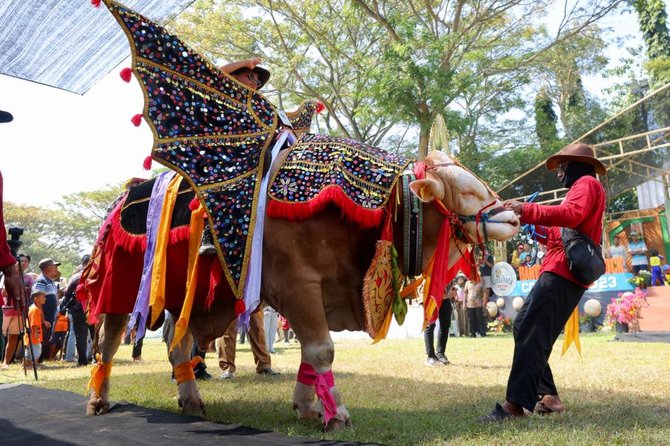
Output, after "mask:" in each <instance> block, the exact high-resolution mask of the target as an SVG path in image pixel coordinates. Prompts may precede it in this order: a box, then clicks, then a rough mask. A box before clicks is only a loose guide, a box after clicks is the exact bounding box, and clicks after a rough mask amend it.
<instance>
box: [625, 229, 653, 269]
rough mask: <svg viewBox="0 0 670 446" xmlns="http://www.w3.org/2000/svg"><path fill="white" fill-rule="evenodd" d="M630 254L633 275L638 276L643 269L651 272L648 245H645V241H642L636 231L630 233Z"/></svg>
mask: <svg viewBox="0 0 670 446" xmlns="http://www.w3.org/2000/svg"><path fill="white" fill-rule="evenodd" d="M628 252H629V253H630V256H631V265H632V266H633V274H635V275H637V274H639V273H640V271H642V270H643V269H644V270H647V271H649V261H648V260H647V245H646V244H645V243H644V240H640V234H638V233H637V232H635V231H631V232H630V242H629V243H628Z"/></svg>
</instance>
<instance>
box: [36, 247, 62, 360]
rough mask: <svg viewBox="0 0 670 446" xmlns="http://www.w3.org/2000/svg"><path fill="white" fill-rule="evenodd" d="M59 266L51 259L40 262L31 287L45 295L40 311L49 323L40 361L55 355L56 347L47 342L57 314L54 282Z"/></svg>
mask: <svg viewBox="0 0 670 446" xmlns="http://www.w3.org/2000/svg"><path fill="white" fill-rule="evenodd" d="M59 265H60V262H56V261H54V260H53V259H49V258H47V259H42V260H40V263H39V264H38V266H39V268H40V271H41V274H40V275H39V276H38V277H37V279H36V280H35V285H33V291H35V290H38V291H41V292H43V293H44V294H45V295H46V301H45V303H44V307H43V308H42V311H43V312H44V320H45V321H47V322H49V327H47V329H46V330H45V331H44V337H43V339H44V341H43V345H42V347H43V348H42V356H41V358H40V359H41V360H45V359H49V360H52V359H53V357H54V355H55V354H56V346H55V345H53V346H52V345H51V343H50V342H49V340H50V339H51V329H50V327H51V326H53V325H54V322H55V321H56V314H57V313H58V287H57V286H56V282H55V281H56V280H57V279H58V276H59V272H58V266H59Z"/></svg>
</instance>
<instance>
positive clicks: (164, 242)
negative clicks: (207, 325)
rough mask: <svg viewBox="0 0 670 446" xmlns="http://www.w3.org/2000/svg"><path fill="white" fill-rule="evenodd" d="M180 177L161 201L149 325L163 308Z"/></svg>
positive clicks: (169, 186)
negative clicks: (168, 252) (173, 216)
mask: <svg viewBox="0 0 670 446" xmlns="http://www.w3.org/2000/svg"><path fill="white" fill-rule="evenodd" d="M181 180H182V176H181V175H175V177H174V178H172V181H170V184H169V185H168V188H167V191H166V192H165V198H164V199H163V208H162V209H161V219H160V223H158V236H157V237H156V254H155V256H154V267H153V271H152V273H151V294H150V297H149V305H150V306H151V325H154V324H155V323H156V320H158V316H159V315H160V314H161V313H162V312H163V309H164V308H165V272H166V269H167V255H166V254H167V247H168V241H169V240H170V224H171V223H172V211H173V210H174V204H175V202H176V201H177V194H178V193H179V185H180V184H181Z"/></svg>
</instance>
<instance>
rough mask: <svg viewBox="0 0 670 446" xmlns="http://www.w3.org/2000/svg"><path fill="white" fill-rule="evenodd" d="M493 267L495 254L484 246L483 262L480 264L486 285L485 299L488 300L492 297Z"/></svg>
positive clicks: (480, 274)
mask: <svg viewBox="0 0 670 446" xmlns="http://www.w3.org/2000/svg"><path fill="white" fill-rule="evenodd" d="M491 268H493V256H492V255H491V254H490V253H489V251H488V249H486V248H484V252H483V253H482V259H481V263H480V264H479V276H480V277H481V278H482V285H483V287H484V299H485V300H487V301H488V299H489V298H490V297H491Z"/></svg>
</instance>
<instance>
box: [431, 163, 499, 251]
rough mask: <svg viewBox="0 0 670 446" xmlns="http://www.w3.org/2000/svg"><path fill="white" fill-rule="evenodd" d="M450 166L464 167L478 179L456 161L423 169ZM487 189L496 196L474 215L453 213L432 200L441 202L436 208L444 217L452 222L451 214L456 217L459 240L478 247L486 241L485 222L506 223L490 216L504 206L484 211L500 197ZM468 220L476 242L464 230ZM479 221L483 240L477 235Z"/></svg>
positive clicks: (497, 212)
mask: <svg viewBox="0 0 670 446" xmlns="http://www.w3.org/2000/svg"><path fill="white" fill-rule="evenodd" d="M452 166H456V167H460V168H461V169H464V170H466V171H467V172H469V173H470V174H471V175H473V176H474V177H475V178H477V179H479V178H478V177H477V175H475V174H474V173H472V172H470V170H468V169H467V168H466V167H464V166H462V165H461V164H459V163H456V162H449V163H438V164H433V165H431V166H425V171H429V170H434V169H437V168H438V167H452ZM480 181H481V180H480ZM482 183H483V181H482ZM489 191H490V192H491V193H492V194H493V195H494V196H495V197H496V198H495V199H494V200H493V201H492V202H490V203H489V204H487V205H486V206H484V207H482V208H481V209H480V210H479V211H477V213H476V214H474V215H461V214H457V213H455V212H453V211H450V210H448V209H447V208H446V207H444V204H443V203H442V202H440V201H439V200H434V202H435V203H436V205H437V202H439V203H440V204H442V206H441V207H440V206H439V205H437V208H438V210H439V211H440V212H441V213H442V214H443V215H445V216H446V217H448V218H450V219H451V220H452V222H454V220H455V219H454V218H453V216H455V217H456V219H457V221H458V224H457V225H456V226H457V230H458V231H457V233H456V235H457V237H459V238H460V239H461V240H463V241H465V242H466V243H469V244H471V245H477V246H479V247H480V248H481V247H483V245H484V243H486V242H488V231H487V230H486V223H507V222H505V221H500V220H494V219H492V218H491V217H493V216H495V215H497V214H499V213H501V212H504V211H505V210H506V208H505V207H504V206H498V207H496V208H493V209H491V210H490V211H488V212H484V211H485V210H486V209H488V208H490V207H491V206H493V205H494V204H496V202H497V201H498V200H499V199H500V197H499V196H498V195H497V194H496V193H495V192H493V191H491V190H490V189H489ZM445 211H446V213H445ZM469 222H474V223H475V231H476V233H477V243H474V241H473V240H472V237H470V236H469V235H468V233H467V231H465V227H464V226H463V225H464V224H465V223H469ZM479 223H481V224H482V232H483V233H484V240H483V241H482V238H481V237H480V235H479ZM459 233H460V234H459Z"/></svg>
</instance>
